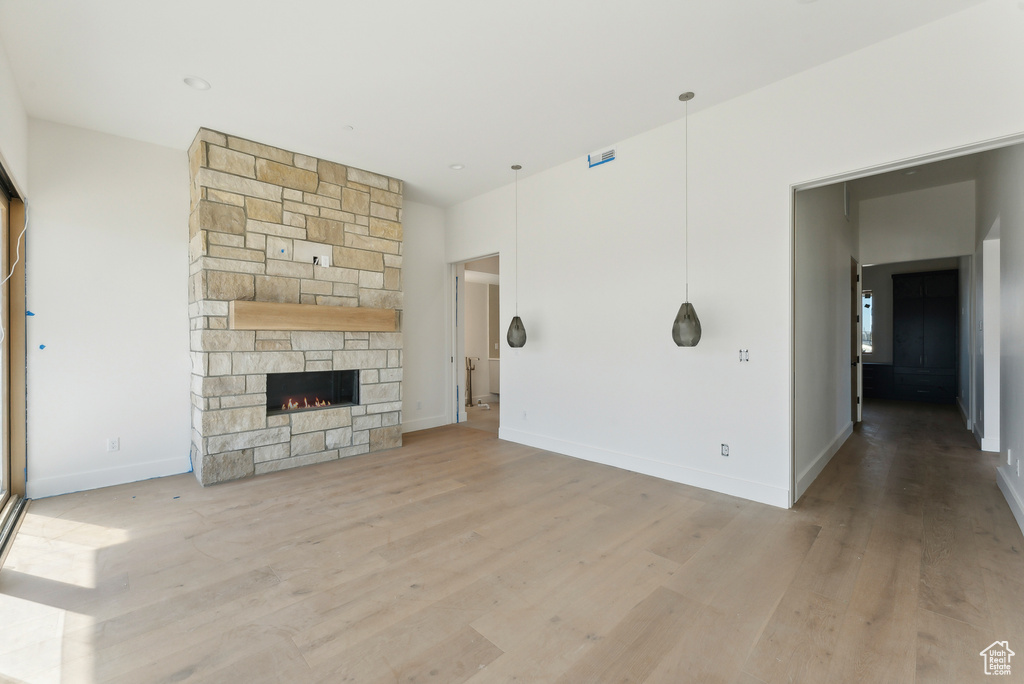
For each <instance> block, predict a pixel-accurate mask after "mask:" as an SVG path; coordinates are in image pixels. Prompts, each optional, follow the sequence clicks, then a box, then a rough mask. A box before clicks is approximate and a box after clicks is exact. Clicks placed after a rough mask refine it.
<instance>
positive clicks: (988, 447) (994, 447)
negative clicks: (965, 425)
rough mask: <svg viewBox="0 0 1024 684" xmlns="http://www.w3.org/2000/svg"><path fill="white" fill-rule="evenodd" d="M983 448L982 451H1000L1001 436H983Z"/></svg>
mask: <svg viewBox="0 0 1024 684" xmlns="http://www.w3.org/2000/svg"><path fill="white" fill-rule="evenodd" d="M980 448H981V450H982V451H994V452H996V453H998V452H999V438H998V437H982V438H981V447H980Z"/></svg>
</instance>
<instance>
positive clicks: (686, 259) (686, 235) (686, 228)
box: [683, 100, 690, 302]
mask: <svg viewBox="0 0 1024 684" xmlns="http://www.w3.org/2000/svg"><path fill="white" fill-rule="evenodd" d="M683 107H684V109H683V146H684V147H683V149H684V150H685V158H684V159H683V161H684V162H685V164H684V169H683V193H684V194H685V197H686V199H685V200H684V204H683V250H684V251H685V252H686V254H685V255H684V256H683V263H684V264H685V266H686V276H685V281H684V282H685V283H686V285H685V291H686V298H685V300H686V301H687V302H688V301H690V101H689V100H686V101H685V102H683Z"/></svg>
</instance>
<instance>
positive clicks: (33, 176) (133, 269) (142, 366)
mask: <svg viewBox="0 0 1024 684" xmlns="http://www.w3.org/2000/svg"><path fill="white" fill-rule="evenodd" d="M29 160H30V164H29V176H30V185H31V187H32V197H31V198H30V199H31V201H30V203H29V212H30V213H29V230H28V234H27V236H26V239H27V241H28V260H27V263H26V273H27V283H26V289H27V299H28V309H29V310H30V311H32V312H33V313H34V314H35V316H33V317H30V318H29V319H28V326H27V336H28V495H29V496H30V497H42V496H50V495H54V494H61V493H65V492H69V491H75V490H81V489H91V488H94V487H102V486H106V485H112V484H119V483H123V482H131V481H135V480H141V479H146V478H150V477H158V476H161V475H169V474H172V473H181V472H185V471H187V470H188V469H189V434H190V433H189V430H190V427H189V400H188V396H189V394H188V392H189V373H190V361H189V351H188V350H189V342H188V339H189V338H188V316H187V307H188V297H187V280H188V251H187V247H188V205H189V197H188V163H187V159H186V156H185V154H184V152H181V151H180V150H171V149H168V148H164V147H158V146H155V145H151V144H148V143H140V142H135V141H132V140H127V139H125V138H118V137H114V136H110V135H106V134H102V133H95V132H91V131H86V130H83V129H80V128H72V127H69V126H63V125H59V124H54V123H49V122H44V121H37V120H32V121H31V122H30V126H29ZM44 347H45V348H44ZM109 437H118V438H120V440H121V448H120V451H115V452H108V451H107V450H106V439H107V438H109Z"/></svg>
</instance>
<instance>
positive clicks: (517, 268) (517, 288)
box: [516, 169, 519, 316]
mask: <svg viewBox="0 0 1024 684" xmlns="http://www.w3.org/2000/svg"><path fill="white" fill-rule="evenodd" d="M518 315H519V169H516V316H518Z"/></svg>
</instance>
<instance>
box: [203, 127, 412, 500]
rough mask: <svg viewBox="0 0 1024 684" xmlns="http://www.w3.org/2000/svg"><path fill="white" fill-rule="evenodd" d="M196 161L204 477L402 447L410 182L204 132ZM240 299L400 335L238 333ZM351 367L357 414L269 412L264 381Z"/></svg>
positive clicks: (340, 410)
mask: <svg viewBox="0 0 1024 684" xmlns="http://www.w3.org/2000/svg"><path fill="white" fill-rule="evenodd" d="M188 157H189V172H190V179H191V184H190V189H191V214H190V217H189V261H190V268H189V320H190V326H191V350H192V390H191V397H192V465H193V469H194V471H195V474H196V478H197V479H198V480H199V482H201V483H202V484H203V485H208V484H214V483H218V482H224V481H228V480H234V479H238V478H243V477H248V476H251V475H259V474H263V473H270V472H274V471H277V470H281V469H284V468H292V467H296V466H301V465H307V464H312V463H322V462H324V461H330V460H334V459H338V458H343V457H346V456H353V455H357V454H365V453H369V452H373V451H379V450H383V449H390V448H394V447H397V446H400V445H401V442H402V433H401V408H402V404H401V399H402V333H401V309H402V289H401V288H402V281H401V276H402V223H401V221H402V190H403V187H402V182H401V181H399V180H396V179H394V178H388V177H386V176H382V175H379V174H375V173H371V172H368V171H363V170H360V169H355V168H352V167H347V166H344V165H341V164H337V163H334V162H330V161H326V160H322V159H316V158H313V157H308V156H305V155H301V154H297V153H293V152H289V151H286V150H282V149H279V148H275V147H270V146H267V145H261V144H259V143H255V142H252V141H249V140H244V139H242V138H237V137H234V136H230V135H226V134H223V133H219V132H216V131H212V130H209V129H205V128H204V129H200V130H199V132H198V133H197V135H196V137H195V140H194V141H193V143H192V145H191V146H190V148H189V152H188ZM310 254H316V255H327V256H329V257H330V260H331V261H330V265H329V266H319V265H318V266H314V265H313V263H312V260H311V259H310V258H309V255H310ZM235 300H252V301H258V302H281V303H291V304H315V305H317V306H323V307H347V306H359V307H370V308H382V309H395V310H397V312H398V313H397V321H398V327H397V332H321V331H307V330H302V331H299V330H287V331H276V330H230V329H228V327H229V322H228V309H229V303H230V302H231V301H235ZM349 369H358V370H359V404H358V405H355V406H343V407H337V408H321V409H316V410H311V411H299V412H289V413H284V414H278V415H270V416H268V415H267V407H266V401H267V396H266V382H267V373H293V372H303V371H322V370H349Z"/></svg>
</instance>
